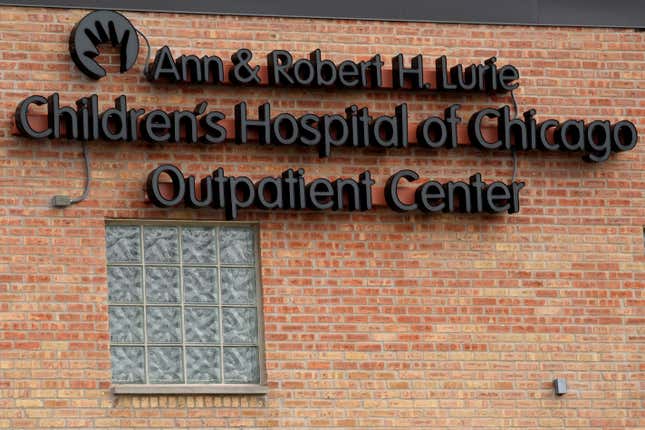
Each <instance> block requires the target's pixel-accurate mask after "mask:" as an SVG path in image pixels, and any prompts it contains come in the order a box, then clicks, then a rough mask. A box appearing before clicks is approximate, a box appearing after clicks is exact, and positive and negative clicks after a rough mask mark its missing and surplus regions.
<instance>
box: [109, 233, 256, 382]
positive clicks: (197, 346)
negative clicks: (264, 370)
mask: <svg viewBox="0 0 645 430" xmlns="http://www.w3.org/2000/svg"><path fill="white" fill-rule="evenodd" d="M256 242H257V235H256V229H255V228H254V227H253V226H246V225H231V224H197V223H196V224H184V225H177V224H175V225H173V224H169V223H149V222H145V223H138V224H135V223H125V222H112V223H109V224H108V225H107V226H106V247H107V249H106V253H107V264H108V267H107V276H108V289H109V317H110V351H111V357H112V382H113V383H114V384H260V383H263V381H262V380H261V379H262V378H261V371H260V369H261V365H262V363H261V353H262V351H261V349H260V346H261V343H262V342H261V338H260V337H261V332H262V331H261V327H260V324H261V314H260V312H261V307H260V302H261V301H260V294H259V287H258V280H259V276H258V269H257V260H258V255H257V247H256Z"/></svg>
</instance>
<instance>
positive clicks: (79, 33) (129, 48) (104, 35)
mask: <svg viewBox="0 0 645 430" xmlns="http://www.w3.org/2000/svg"><path fill="white" fill-rule="evenodd" d="M102 43H111V44H112V46H115V47H116V46H118V47H120V48H121V73H123V72H125V71H127V70H129V69H130V68H131V67H132V66H133V65H134V63H135V62H136V61H137V55H139V38H138V37H137V29H136V28H134V26H133V25H132V23H131V22H130V21H128V19H127V18H126V17H124V16H123V15H121V14H120V13H118V12H114V11H110V10H99V11H95V12H91V13H89V14H88V15H86V16H85V17H84V18H83V19H81V20H80V21H79V22H78V23H77V24H76V25H75V26H74V29H73V30H72V33H71V34H70V36H69V53H70V54H71V55H72V60H74V63H76V65H77V66H78V68H79V69H81V72H83V73H85V74H86V75H87V76H89V77H90V78H92V79H100V78H102V77H103V76H105V74H106V73H105V69H104V68H103V67H101V65H100V64H99V63H97V62H96V60H95V58H96V56H97V55H99V50H98V45H100V44H102Z"/></svg>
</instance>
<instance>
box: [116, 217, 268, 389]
mask: <svg viewBox="0 0 645 430" xmlns="http://www.w3.org/2000/svg"><path fill="white" fill-rule="evenodd" d="M108 226H136V227H140V228H143V227H146V226H159V227H211V228H217V229H219V228H221V227H232V228H234V227H245V228H250V229H251V230H252V232H253V252H254V264H253V267H254V269H255V288H256V290H255V292H256V303H255V308H256V315H257V329H258V333H257V335H258V340H257V348H258V371H259V383H257V384H231V383H228V384H227V383H204V384H195V383H185V382H184V383H181V384H154V383H148V382H146V383H143V384H121V383H114V382H112V378H111V376H110V383H111V387H110V391H111V392H112V393H113V394H266V393H268V386H267V376H266V358H265V335H264V310H263V308H264V306H263V305H264V300H263V291H262V280H261V274H262V271H261V261H260V260H261V258H260V243H259V242H260V224H259V222H237V221H210V220H178V219H136V218H131V219H123V218H106V219H105V223H104V234H103V237H104V238H105V239H107V227H108ZM217 241H218V242H217V243H218V254H217V270H218V276H219V277H221V274H220V273H221V272H220V271H221V264H220V260H219V259H220V255H219V237H217ZM140 246H141V247H142V248H143V246H144V244H143V243H141V244H140ZM104 249H105V246H104ZM141 264H144V262H143V261H142V262H141ZM110 265H111V264H110V263H108V261H107V251H106V255H105V268H106V290H107V293H108V294H109V286H108V285H107V269H108V268H109V267H110ZM249 267H251V266H249ZM220 279H221V278H220ZM144 282H145V281H144ZM217 287H218V291H219V292H220V293H219V294H220V296H221V288H222V286H221V285H220V284H219V283H218V286H217ZM107 303H108V306H107V312H109V309H110V306H111V304H110V300H109V298H108V300H107ZM142 306H144V307H145V306H146V305H145V300H144V304H143V305H142ZM180 306H182V307H184V306H185V303H184V299H183V296H182V301H181V304H180ZM218 308H219V309H220V312H221V309H222V303H220V302H219V301H218ZM220 317H221V316H220ZM108 324H109V319H108ZM145 324H147V322H146V321H144V325H145ZM182 326H183V322H182ZM109 330H110V328H109V325H108V331H109ZM110 334H111V333H110ZM220 336H221V337H222V339H221V340H220V343H221V344H222V345H223V343H222V342H223V336H224V333H223V332H222V333H220ZM147 343H148V342H147V339H144V347H145V346H147ZM181 343H182V348H183V347H185V339H183V338H182V342H181ZM108 345H109V347H110V348H109V349H111V347H112V340H111V339H110V340H109V344H108ZM146 350H147V348H146ZM144 359H145V360H147V358H144ZM220 360H224V357H223V356H222V357H220ZM182 365H183V366H184V367H185V366H186V363H182ZM220 366H223V362H222V363H221V364H220ZM111 369H112V359H111V358H110V372H111Z"/></svg>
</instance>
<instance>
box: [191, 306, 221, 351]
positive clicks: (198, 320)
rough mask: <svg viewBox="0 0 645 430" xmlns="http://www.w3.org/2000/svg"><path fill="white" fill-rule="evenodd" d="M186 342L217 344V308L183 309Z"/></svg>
mask: <svg viewBox="0 0 645 430" xmlns="http://www.w3.org/2000/svg"><path fill="white" fill-rule="evenodd" d="M184 330H185V331H186V337H185V339H186V342H213V343H214V342H218V341H219V315H218V310H217V308H194V307H187V308H185V309H184Z"/></svg>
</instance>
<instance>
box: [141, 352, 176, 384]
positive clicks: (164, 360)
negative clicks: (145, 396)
mask: <svg viewBox="0 0 645 430" xmlns="http://www.w3.org/2000/svg"><path fill="white" fill-rule="evenodd" d="M181 356H182V353H181V347H165V346H162V347H156V346H151V347H150V348H148V379H149V381H150V383H152V384H164V383H165V384H178V383H182V382H184V371H183V364H182V362H183V361H182V357H181Z"/></svg>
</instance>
